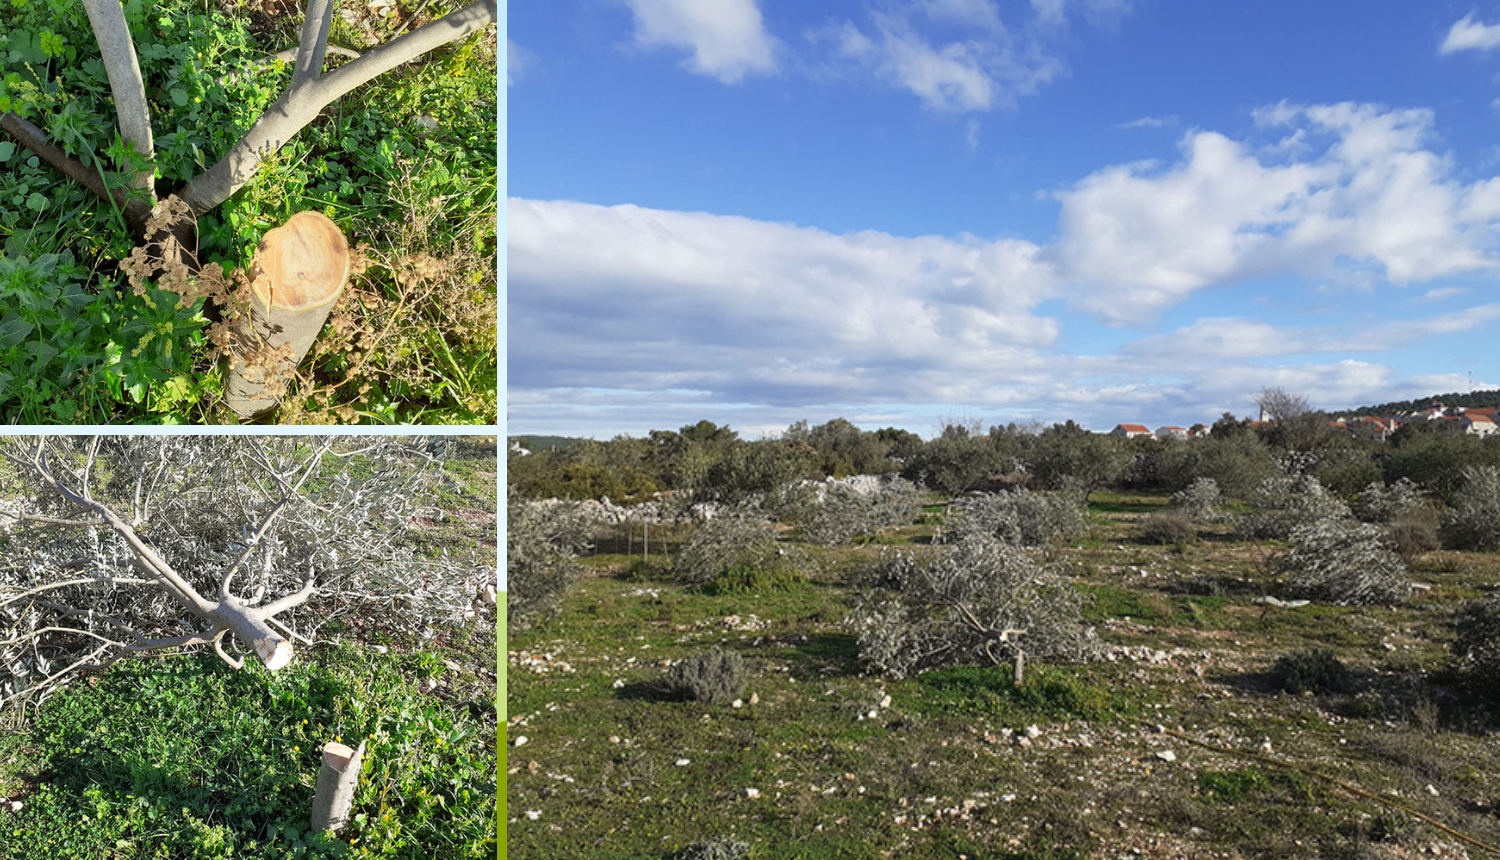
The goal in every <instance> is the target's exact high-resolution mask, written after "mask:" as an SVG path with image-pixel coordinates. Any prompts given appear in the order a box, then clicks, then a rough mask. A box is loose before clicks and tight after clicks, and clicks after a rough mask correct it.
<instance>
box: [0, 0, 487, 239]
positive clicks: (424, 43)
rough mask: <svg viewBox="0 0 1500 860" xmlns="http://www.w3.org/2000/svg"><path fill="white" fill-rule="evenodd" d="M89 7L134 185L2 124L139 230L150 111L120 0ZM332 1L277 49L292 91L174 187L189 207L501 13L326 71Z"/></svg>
mask: <svg viewBox="0 0 1500 860" xmlns="http://www.w3.org/2000/svg"><path fill="white" fill-rule="evenodd" d="M83 5H84V7H85V10H86V11H87V13H88V18H89V25H90V27H91V28H92V29H93V32H94V37H95V39H96V40H97V42H98V44H99V53H100V57H101V59H102V61H103V65H104V69H105V73H106V75H107V76H108V78H109V86H110V91H111V96H112V97H113V99H114V104H115V110H116V114H117V117H118V124H119V129H120V136H121V138H122V140H123V141H124V143H125V144H126V145H127V146H128V147H130V148H131V149H132V150H133V151H134V152H135V154H136V155H137V156H138V157H139V159H140V161H139V163H138V166H137V167H136V169H134V170H133V171H132V177H131V180H132V181H131V182H130V183H129V185H130V187H127V188H116V189H110V188H109V187H108V184H107V183H106V182H105V179H104V177H103V176H102V175H101V174H100V172H99V171H98V169H97V166H96V165H91V164H85V163H84V162H82V161H80V160H78V159H77V158H75V157H74V156H72V155H70V154H68V153H67V152H66V151H65V150H64V149H63V148H62V147H60V146H58V145H57V144H56V143H55V142H53V141H50V140H48V139H47V136H46V133H45V132H43V131H42V129H40V128H38V127H37V126H36V125H34V124H33V123H31V122H30V121H28V120H27V119H26V118H24V117H23V116H22V115H21V114H20V113H15V112H9V111H0V128H3V129H4V130H5V131H6V132H8V133H9V134H10V135H11V136H12V137H14V138H15V139H16V140H17V141H18V142H19V143H21V145H23V146H25V147H27V148H28V149H30V150H31V151H32V152H34V153H36V154H37V155H38V156H39V157H41V158H42V159H43V160H45V161H47V162H48V163H50V164H51V165H52V166H53V167H56V168H57V169H58V170H60V171H61V172H62V173H64V174H65V175H67V176H68V177H69V178H71V179H73V180H74V181H76V182H79V183H82V184H83V185H84V186H85V187H87V188H88V189H89V190H90V191H92V192H93V193H94V194H96V195H98V196H100V197H104V198H109V199H113V200H114V201H115V203H116V204H117V205H118V206H120V207H121V209H123V210H124V212H125V215H126V217H127V219H128V220H129V221H130V222H131V224H132V226H133V227H134V228H135V229H136V230H137V231H141V230H143V229H144V227H145V224H146V220H147V218H148V216H149V215H150V213H151V208H152V206H153V205H154V204H155V203H156V198H155V193H154V188H153V186H154V182H153V177H154V176H155V169H154V167H152V166H151V159H152V157H153V153H154V143H153V139H152V129H151V117H150V114H149V108H148V104H147V100H146V87H145V84H144V82H143V78H142V76H141V68H140V63H139V62H138V60H137V57H136V50H135V43H134V41H133V40H132V38H131V35H130V27H129V22H128V21H127V20H126V12H125V8H124V6H123V4H122V3H121V2H120V0H84V3H83ZM336 5H337V4H336V3H334V2H333V0H308V2H307V4H306V17H305V18H304V21H303V24H302V28H301V32H300V37H299V42H300V44H298V45H297V46H295V47H294V48H291V49H288V50H287V51H285V52H283V53H281V54H278V55H276V58H280V59H286V60H290V61H291V63H292V65H293V71H292V79H291V82H290V83H289V84H288V85H287V88H286V90H285V91H284V92H283V93H282V94H281V96H280V97H279V98H278V99H277V100H276V102H275V103H274V104H272V105H271V106H270V107H269V108H267V109H266V110H265V112H264V113H262V114H261V116H260V118H259V119H257V120H256V121H255V122H254V123H253V124H252V125H251V126H250V128H249V129H247V130H246V131H245V133H244V135H243V136H242V137H241V138H240V140H239V142H238V143H237V144H235V145H234V146H233V147H232V148H231V149H230V150H229V151H228V152H225V153H222V154H220V156H219V159H218V161H217V162H216V163H215V164H214V165H213V166H212V167H209V168H208V169H206V170H204V171H203V172H202V173H200V174H198V175H197V176H195V177H193V178H192V179H191V180H189V181H188V183H187V185H186V186H184V187H183V188H182V190H181V191H179V192H178V193H177V195H176V196H177V197H179V198H180V199H181V200H183V201H184V202H185V203H186V204H187V205H188V207H190V208H191V210H192V214H193V215H195V216H198V215H202V214H204V213H205V212H209V211H211V210H213V209H214V208H216V207H217V206H218V205H219V204H221V203H223V202H224V201H225V200H227V199H229V197H230V195H232V194H234V193H235V192H236V191H238V190H239V189H240V188H242V187H243V186H244V185H245V184H246V183H247V182H249V181H250V179H251V178H252V177H253V176H254V175H255V173H256V171H257V170H259V168H260V165H261V164H262V163H263V162H264V161H265V160H266V159H268V158H270V157H271V155H273V154H274V153H275V152H276V151H277V150H278V149H280V148H281V147H282V145H283V144H285V143H286V142H287V141H288V140H290V139H291V138H292V137H293V136H294V135H295V134H296V133H297V132H298V131H300V130H301V129H302V128H303V127H305V126H306V125H308V124H309V123H311V122H312V121H313V120H314V119H316V118H317V116H318V114H319V113H321V112H322V110H323V109H324V108H326V107H328V106H329V105H330V104H332V103H333V102H334V101H336V100H337V99H338V98H339V97H340V96H343V95H344V94H346V93H348V92H350V91H351V90H353V89H355V88H356V87H359V86H360V85H362V84H364V83H367V82H368V81H371V80H373V79H374V78H376V77H378V76H379V75H381V74H384V73H385V72H388V71H390V70H391V69H394V68H396V67H397V66H400V65H402V64H404V63H407V62H410V61H411V60H414V59H416V58H417V57H419V56H421V55H422V54H425V53H427V52H428V51H431V50H432V49H434V48H437V47H440V46H442V45H444V44H447V43H448V42H451V41H454V40H456V39H460V38H463V37H464V36H467V35H468V34H470V33H473V32H474V31H476V30H479V29H481V28H483V27H485V26H488V25H489V24H493V23H495V22H496V21H497V20H498V8H497V4H496V2H495V0H478V2H474V3H470V4H469V5H467V6H464V7H463V8H461V9H458V10H457V11H454V12H452V13H450V14H448V15H445V16H443V17H441V18H439V19H438V20H436V21H433V22H431V23H429V24H427V25H425V26H422V27H419V28H417V29H415V30H413V31H411V32H409V33H406V34H404V35H402V36H400V37H398V38H396V39H393V40H391V41H390V42H387V43H386V44H384V45H381V46H379V47H377V48H375V49H373V50H370V51H366V52H365V53H364V54H362V55H361V54H354V53H353V52H351V51H347V50H342V49H335V50H334V52H335V53H341V54H344V55H346V56H347V55H350V54H353V59H351V60H350V61H348V62H346V63H344V64H343V65H341V66H340V67H339V68H337V69H335V70H333V71H329V72H326V73H325V72H324V69H323V65H324V61H325V59H326V58H327V56H328V54H329V52H330V48H329V45H328V33H329V30H330V28H331V26H332V23H333V16H334V12H335V7H336ZM267 59H271V58H267Z"/></svg>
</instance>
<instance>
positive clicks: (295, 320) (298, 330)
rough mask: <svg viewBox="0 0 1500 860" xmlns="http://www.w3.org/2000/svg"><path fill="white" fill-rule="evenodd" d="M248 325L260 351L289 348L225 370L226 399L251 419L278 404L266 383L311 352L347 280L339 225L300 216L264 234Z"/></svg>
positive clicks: (317, 216) (346, 253) (255, 268)
mask: <svg viewBox="0 0 1500 860" xmlns="http://www.w3.org/2000/svg"><path fill="white" fill-rule="evenodd" d="M250 274H251V279H252V280H251V293H252V295H251V308H250V320H249V323H248V326H247V329H248V330H246V331H243V332H242V333H243V334H244V335H246V336H247V337H248V338H250V340H251V342H252V343H254V344H256V345H257V346H259V347H262V348H269V349H277V348H280V347H283V346H289V347H290V353H289V354H288V355H287V357H286V358H285V359H284V360H274V361H272V362H271V363H270V364H269V365H267V366H263V367H255V368H249V367H247V366H246V364H245V363H244V362H237V363H235V364H233V365H232V366H231V368H230V371H229V380H228V385H227V386H226V392H225V400H226V401H227V402H228V403H229V407H230V408H231V409H233V410H234V411H235V414H237V415H239V416H240V417H241V418H250V417H253V416H255V415H258V414H260V413H262V412H265V411H267V410H269V409H271V408H272V407H274V406H275V405H276V403H277V398H276V397H275V396H273V395H272V394H271V393H269V392H267V390H266V389H267V383H269V382H272V381H274V380H279V379H286V378H289V377H290V376H291V373H292V371H293V370H295V369H296V367H297V365H298V364H299V363H300V362H301V361H302V358H303V357H304V356H306V355H307V351H308V350H309V349H311V348H312V344H313V341H314V340H316V339H317V337H318V332H320V331H322V329H323V323H324V321H326V320H327V319H328V314H329V312H330V311H332V310H333V305H334V302H335V301H337V300H338V297H339V293H340V292H342V291H343V289H344V282H345V281H346V280H347V279H348V275H349V245H348V243H347V242H345V241H344V234H343V233H342V232H340V231H339V228H338V225H336V224H334V223H333V222H332V221H330V220H329V219H328V218H326V217H324V216H323V215H321V214H320V213H317V212H299V213H297V214H296V215H293V216H292V217H291V220H289V221H287V222H286V224H284V225H282V226H281V227H277V228H276V229H275V230H272V231H271V232H269V233H267V234H266V235H265V238H263V239H261V241H260V246H259V247H257V248H256V250H255V261H254V262H253V263H252V264H251V270H250Z"/></svg>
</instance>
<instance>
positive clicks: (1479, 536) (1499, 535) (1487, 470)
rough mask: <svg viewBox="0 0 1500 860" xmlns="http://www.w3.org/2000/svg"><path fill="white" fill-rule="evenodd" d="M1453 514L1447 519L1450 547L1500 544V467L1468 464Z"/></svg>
mask: <svg viewBox="0 0 1500 860" xmlns="http://www.w3.org/2000/svg"><path fill="white" fill-rule="evenodd" d="M1459 474H1460V476H1461V478H1462V484H1461V486H1460V488H1459V489H1458V490H1457V491H1456V493H1455V496H1454V501H1453V513H1452V514H1450V515H1449V516H1448V518H1447V520H1445V521H1444V522H1443V527H1442V540H1443V546H1445V547H1447V548H1448V549H1494V548H1496V547H1500V466H1465V467H1463V469H1462V470H1460V472H1459Z"/></svg>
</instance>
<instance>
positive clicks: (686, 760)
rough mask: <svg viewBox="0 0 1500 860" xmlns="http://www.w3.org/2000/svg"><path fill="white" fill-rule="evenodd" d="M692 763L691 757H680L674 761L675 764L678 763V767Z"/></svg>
mask: <svg viewBox="0 0 1500 860" xmlns="http://www.w3.org/2000/svg"><path fill="white" fill-rule="evenodd" d="M692 763H693V762H692V760H691V759H685V758H680V759H678V760H677V761H676V762H674V764H676V765H677V766H678V767H687V766H688V765H690V764H692Z"/></svg>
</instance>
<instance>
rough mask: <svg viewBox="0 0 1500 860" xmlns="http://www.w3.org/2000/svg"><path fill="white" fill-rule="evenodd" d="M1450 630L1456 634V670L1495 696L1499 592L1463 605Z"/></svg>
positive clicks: (1499, 678) (1499, 664) (1499, 666)
mask: <svg viewBox="0 0 1500 860" xmlns="http://www.w3.org/2000/svg"><path fill="white" fill-rule="evenodd" d="M1453 629H1454V632H1456V633H1457V634H1458V636H1457V638H1455V639H1454V640H1453V646H1452V649H1453V650H1452V653H1453V658H1454V662H1455V663H1456V664H1457V667H1458V669H1459V671H1461V672H1463V673H1464V674H1466V675H1467V676H1469V678H1471V679H1472V680H1474V681H1475V682H1476V683H1477V684H1478V685H1480V686H1483V687H1485V688H1487V689H1489V690H1490V691H1491V695H1495V694H1494V692H1493V691H1494V690H1495V689H1496V685H1497V684H1500V591H1493V592H1491V593H1490V595H1489V596H1488V597H1486V598H1485V599H1483V600H1476V601H1472V602H1470V603H1467V604H1465V605H1464V606H1463V608H1461V609H1460V610H1459V612H1458V617H1457V619H1455V621H1454V624H1453ZM1496 698H1497V699H1500V696H1496Z"/></svg>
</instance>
